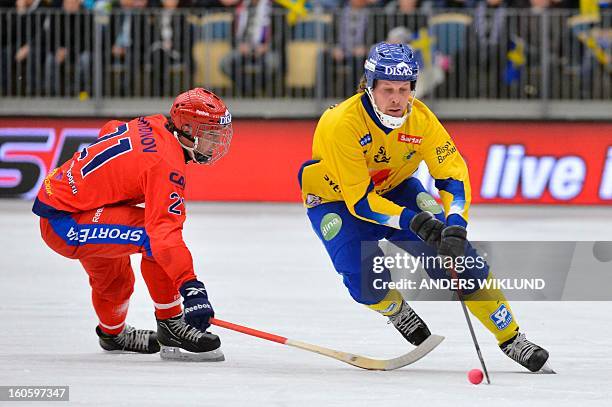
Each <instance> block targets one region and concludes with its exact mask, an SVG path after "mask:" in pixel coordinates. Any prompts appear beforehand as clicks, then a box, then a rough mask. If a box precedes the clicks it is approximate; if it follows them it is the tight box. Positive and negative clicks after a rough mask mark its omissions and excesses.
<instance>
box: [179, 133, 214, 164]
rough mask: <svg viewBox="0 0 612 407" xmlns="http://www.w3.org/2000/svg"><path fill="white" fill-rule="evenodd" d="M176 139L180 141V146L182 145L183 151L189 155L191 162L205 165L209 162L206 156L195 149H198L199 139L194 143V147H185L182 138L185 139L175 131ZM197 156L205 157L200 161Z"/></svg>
mask: <svg viewBox="0 0 612 407" xmlns="http://www.w3.org/2000/svg"><path fill="white" fill-rule="evenodd" d="M173 133H174V137H176V139H177V140H178V142H179V144H180V145H181V147H183V149H184V150H185V151H186V152H187V155H188V156H189V158H190V159H191V161H193V162H194V163H198V164H204V163H206V162H207V161H208V159H206V156H204V155H202V154H200V153H199V152H196V151H195V149H196V147H197V139H196V141H194V145H193V147H189V146H187V145H185V143H183V142H182V141H181V137H185V136H182V135H180V134H179V133H178V132H177V131H174V132H173ZM196 154H197V155H201V156H202V157H203V159H198V157H197V156H196Z"/></svg>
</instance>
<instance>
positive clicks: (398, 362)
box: [285, 335, 444, 370]
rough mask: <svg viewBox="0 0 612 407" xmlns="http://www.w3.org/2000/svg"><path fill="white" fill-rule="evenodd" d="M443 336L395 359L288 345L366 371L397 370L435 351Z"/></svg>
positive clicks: (301, 344)
mask: <svg viewBox="0 0 612 407" xmlns="http://www.w3.org/2000/svg"><path fill="white" fill-rule="evenodd" d="M443 340H444V337H443V336H439V335H431V336H429V338H427V339H426V340H425V341H423V343H421V344H420V345H419V346H417V347H416V348H415V349H413V350H412V351H410V352H408V353H406V354H404V355H401V356H398V357H396V358H393V359H374V358H369V357H366V356H360V355H355V354H353V353H348V352H341V351H337V350H334V349H329V348H325V347H323V346H318V345H312V344H309V343H306V342H301V341H296V340H293V339H287V342H286V343H285V344H286V345H289V346H293V347H296V348H300V349H303V350H307V351H310V352H314V353H318V354H319V355H323V356H327V357H330V358H333V359H336V360H339V361H342V362H344V363H348V364H349V365H353V366H356V367H359V368H361V369H366V370H395V369H399V368H401V367H404V366H408V365H411V364H413V363H415V362H416V361H418V360H420V359H421V358H423V357H424V356H426V355H427V354H428V353H430V352H431V351H432V350H434V349H435V348H436V347H437V346H438V345H439V344H440V343H442V341H443Z"/></svg>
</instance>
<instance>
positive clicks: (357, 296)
mask: <svg viewBox="0 0 612 407" xmlns="http://www.w3.org/2000/svg"><path fill="white" fill-rule="evenodd" d="M383 196H384V197H385V198H386V199H389V200H390V201H393V202H395V203H396V204H398V205H400V206H404V207H407V208H409V209H411V210H413V211H415V212H421V211H423V210H428V211H430V212H432V213H433V214H434V215H435V216H436V218H438V219H439V220H441V221H442V222H444V221H445V216H444V210H443V209H442V207H440V206H439V205H437V204H433V205H432V202H433V201H432V200H433V197H432V196H431V195H430V194H429V193H428V192H427V191H426V190H425V188H424V187H423V185H422V184H421V182H420V181H419V180H418V179H417V178H408V179H406V180H405V181H403V182H402V183H401V184H400V185H398V186H397V187H395V188H394V189H393V190H391V191H389V192H387V193H386V194H384V195H383ZM307 214H308V218H309V219H310V222H311V224H312V228H313V229H314V231H315V233H316V234H317V236H318V237H319V239H321V241H322V242H323V245H324V246H325V249H326V250H327V253H328V254H329V256H330V258H331V260H332V262H333V264H334V268H335V269H336V271H337V272H338V273H339V274H340V275H341V276H342V278H343V281H344V285H345V286H346V287H347V288H348V290H349V293H350V294H351V296H352V297H353V299H354V300H355V301H357V302H359V303H361V304H376V303H378V302H380V301H381V300H382V299H383V298H384V297H385V296H386V295H387V292H388V289H382V288H381V289H375V288H374V284H373V281H374V279H381V280H382V281H384V282H389V281H391V274H390V272H389V271H388V270H386V269H385V270H384V271H383V272H382V273H374V272H373V271H372V261H371V258H372V257H374V256H383V255H384V253H383V252H382V250H381V249H380V248H373V247H372V245H368V246H367V247H368V252H367V253H366V252H362V249H361V248H362V242H366V241H379V240H382V239H387V240H389V241H391V242H395V243H396V244H397V245H398V246H399V247H402V248H403V249H405V250H406V251H408V252H409V253H411V254H413V255H416V256H419V255H425V256H435V255H436V250H435V249H434V248H432V247H429V246H427V245H425V244H424V243H423V244H420V245H414V244H411V245H410V246H406V245H402V244H401V243H400V242H402V241H413V242H414V241H420V239H419V238H418V237H417V236H416V235H415V234H414V233H412V232H411V231H410V230H398V229H395V228H391V227H388V226H384V225H380V224H376V223H372V222H367V221H364V220H361V219H359V218H357V217H355V216H353V215H352V214H351V213H350V212H349V210H348V208H347V207H346V204H345V203H344V202H330V203H325V204H321V205H319V206H315V207H313V208H308V210H307ZM415 250H416V252H415ZM470 252H474V253H475V251H474V249H473V248H472V247H471V246H470V245H468V254H470ZM425 271H427V274H428V275H429V276H430V277H431V278H433V279H440V278H448V276H447V274H446V271H445V270H443V269H441V268H435V267H433V268H426V269H425ZM488 272H489V271H488V266H487V267H486V268H479V269H473V270H470V269H466V270H465V272H463V273H462V277H463V278H478V279H481V278H482V279H484V278H486V277H487V275H488ZM465 293H466V294H469V292H468V291H466V292H465Z"/></svg>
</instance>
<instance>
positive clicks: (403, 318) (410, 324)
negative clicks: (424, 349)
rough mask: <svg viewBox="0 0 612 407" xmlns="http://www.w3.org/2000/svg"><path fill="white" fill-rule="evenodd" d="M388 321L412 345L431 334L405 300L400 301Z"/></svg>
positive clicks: (417, 344) (419, 342)
mask: <svg viewBox="0 0 612 407" xmlns="http://www.w3.org/2000/svg"><path fill="white" fill-rule="evenodd" d="M389 322H390V323H392V324H393V326H394V327H395V328H396V329H397V330H398V331H400V333H401V334H402V335H403V336H404V338H406V340H407V341H408V342H410V343H411V344H413V345H414V346H419V345H420V344H421V343H423V341H424V340H425V339H427V338H429V336H430V335H431V332H429V328H427V325H426V324H425V322H423V320H422V319H421V317H419V316H418V315H417V313H416V312H414V310H413V309H412V308H411V307H410V305H408V303H406V302H403V303H402V307H401V308H400V310H399V311H398V312H397V313H396V314H395V315H391V316H390V317H389Z"/></svg>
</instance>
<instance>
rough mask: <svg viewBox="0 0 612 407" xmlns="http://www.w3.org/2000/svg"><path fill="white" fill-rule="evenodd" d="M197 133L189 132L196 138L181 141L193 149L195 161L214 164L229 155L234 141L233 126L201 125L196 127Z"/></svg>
mask: <svg viewBox="0 0 612 407" xmlns="http://www.w3.org/2000/svg"><path fill="white" fill-rule="evenodd" d="M194 128H195V131H190V130H189V129H186V130H187V133H188V134H190V135H191V137H192V138H194V141H191V140H181V141H182V142H183V144H184V145H185V146H186V147H188V148H190V149H192V151H193V153H194V154H195V159H196V160H197V162H198V163H200V164H212V163H214V162H216V161H217V160H219V159H220V158H221V157H223V156H224V155H225V154H227V151H228V150H229V145H230V142H231V140H232V134H233V129H232V125H231V123H230V124H227V125H220V124H200V125H196V126H194Z"/></svg>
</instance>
